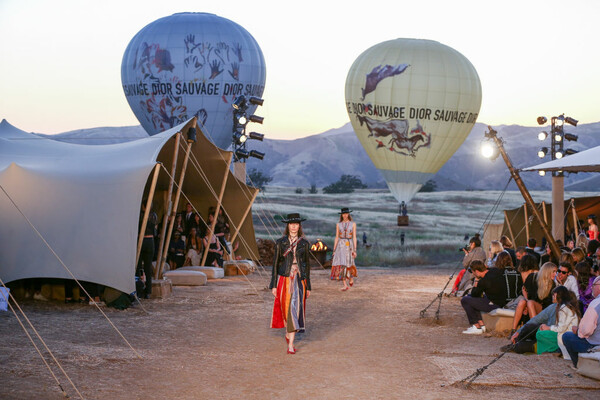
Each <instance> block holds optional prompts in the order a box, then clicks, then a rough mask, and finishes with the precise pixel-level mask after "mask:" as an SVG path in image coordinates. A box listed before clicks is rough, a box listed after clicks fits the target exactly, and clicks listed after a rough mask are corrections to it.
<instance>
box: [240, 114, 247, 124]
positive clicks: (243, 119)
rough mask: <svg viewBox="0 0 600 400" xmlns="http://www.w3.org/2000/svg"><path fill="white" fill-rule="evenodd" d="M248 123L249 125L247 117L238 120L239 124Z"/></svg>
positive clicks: (243, 116)
mask: <svg viewBox="0 0 600 400" xmlns="http://www.w3.org/2000/svg"><path fill="white" fill-rule="evenodd" d="M247 123H248V119H247V118H246V116H245V115H242V116H240V117H239V118H238V124H240V125H246V124H247Z"/></svg>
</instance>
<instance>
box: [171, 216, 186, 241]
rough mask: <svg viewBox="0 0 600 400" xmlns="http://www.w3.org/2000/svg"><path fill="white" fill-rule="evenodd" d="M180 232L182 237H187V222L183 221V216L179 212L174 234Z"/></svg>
mask: <svg viewBox="0 0 600 400" xmlns="http://www.w3.org/2000/svg"><path fill="white" fill-rule="evenodd" d="M175 233H179V236H180V237H182V236H183V237H185V223H184V222H183V216H182V215H181V214H177V215H176V216H175V223H174V224H173V234H175Z"/></svg>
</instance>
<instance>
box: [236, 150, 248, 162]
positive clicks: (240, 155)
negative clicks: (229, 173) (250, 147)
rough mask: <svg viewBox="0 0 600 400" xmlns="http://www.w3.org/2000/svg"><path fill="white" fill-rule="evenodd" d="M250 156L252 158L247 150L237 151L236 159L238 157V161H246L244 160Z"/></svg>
mask: <svg viewBox="0 0 600 400" xmlns="http://www.w3.org/2000/svg"><path fill="white" fill-rule="evenodd" d="M248 156H250V154H249V153H248V151H247V150H244V149H237V150H236V151H235V157H236V158H237V159H238V160H241V159H244V158H248Z"/></svg>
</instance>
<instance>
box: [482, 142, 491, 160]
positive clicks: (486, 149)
mask: <svg viewBox="0 0 600 400" xmlns="http://www.w3.org/2000/svg"><path fill="white" fill-rule="evenodd" d="M481 155H482V156H484V157H485V158H492V156H493V155H494V146H493V145H492V144H491V143H487V142H486V143H483V144H482V145H481Z"/></svg>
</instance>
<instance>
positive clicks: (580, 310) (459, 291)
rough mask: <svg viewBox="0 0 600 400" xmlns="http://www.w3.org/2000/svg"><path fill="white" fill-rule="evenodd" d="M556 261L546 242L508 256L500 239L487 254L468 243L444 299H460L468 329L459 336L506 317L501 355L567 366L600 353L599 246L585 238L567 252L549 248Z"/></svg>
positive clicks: (507, 241) (473, 240)
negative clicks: (488, 317) (552, 357)
mask: <svg viewBox="0 0 600 400" xmlns="http://www.w3.org/2000/svg"><path fill="white" fill-rule="evenodd" d="M557 244H558V245H559V247H560V250H561V254H560V256H559V258H558V259H557V258H556V256H555V255H554V254H553V253H552V251H551V248H550V246H549V244H548V243H546V240H543V241H542V246H539V247H538V246H537V241H536V240H535V239H534V238H530V239H529V240H528V242H527V246H523V247H517V248H516V249H514V248H513V245H512V243H511V241H510V239H509V238H508V237H506V236H502V237H501V238H500V239H499V240H497V241H496V240H493V241H491V244H490V246H489V248H488V249H487V250H488V251H487V252H486V251H485V250H484V249H483V248H482V247H481V239H480V238H479V236H478V235H476V236H474V237H473V238H471V239H470V242H469V245H468V246H467V247H465V248H464V249H462V250H463V251H464V252H465V256H464V259H463V267H464V268H463V270H461V271H460V273H459V274H458V275H457V277H456V280H455V282H454V286H453V289H452V294H453V295H455V296H460V297H462V298H461V305H462V307H463V308H464V310H465V313H466V316H467V319H468V322H469V327H468V328H467V329H466V330H464V331H463V333H464V334H469V335H480V334H483V333H484V332H486V326H485V324H484V321H483V318H482V313H489V312H491V311H493V310H495V309H499V308H503V309H508V310H514V318H513V324H512V328H513V329H512V331H511V332H510V343H509V344H508V345H506V346H503V348H502V350H503V351H514V352H517V353H538V354H540V353H557V355H560V356H562V357H563V358H564V359H565V360H572V362H573V365H574V366H575V367H577V361H578V357H577V354H578V353H581V352H586V351H590V350H591V349H594V348H595V347H596V346H598V348H597V350H599V351H600V324H599V323H598V322H600V321H599V320H598V316H599V315H600V296H599V295H600V276H599V275H600V273H599V272H598V267H599V264H600V241H598V237H597V233H596V235H595V236H594V237H593V238H589V237H588V236H586V235H585V234H582V235H579V236H578V237H577V239H576V240H569V241H567V245H563V243H561V242H560V241H558V242H557Z"/></svg>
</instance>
